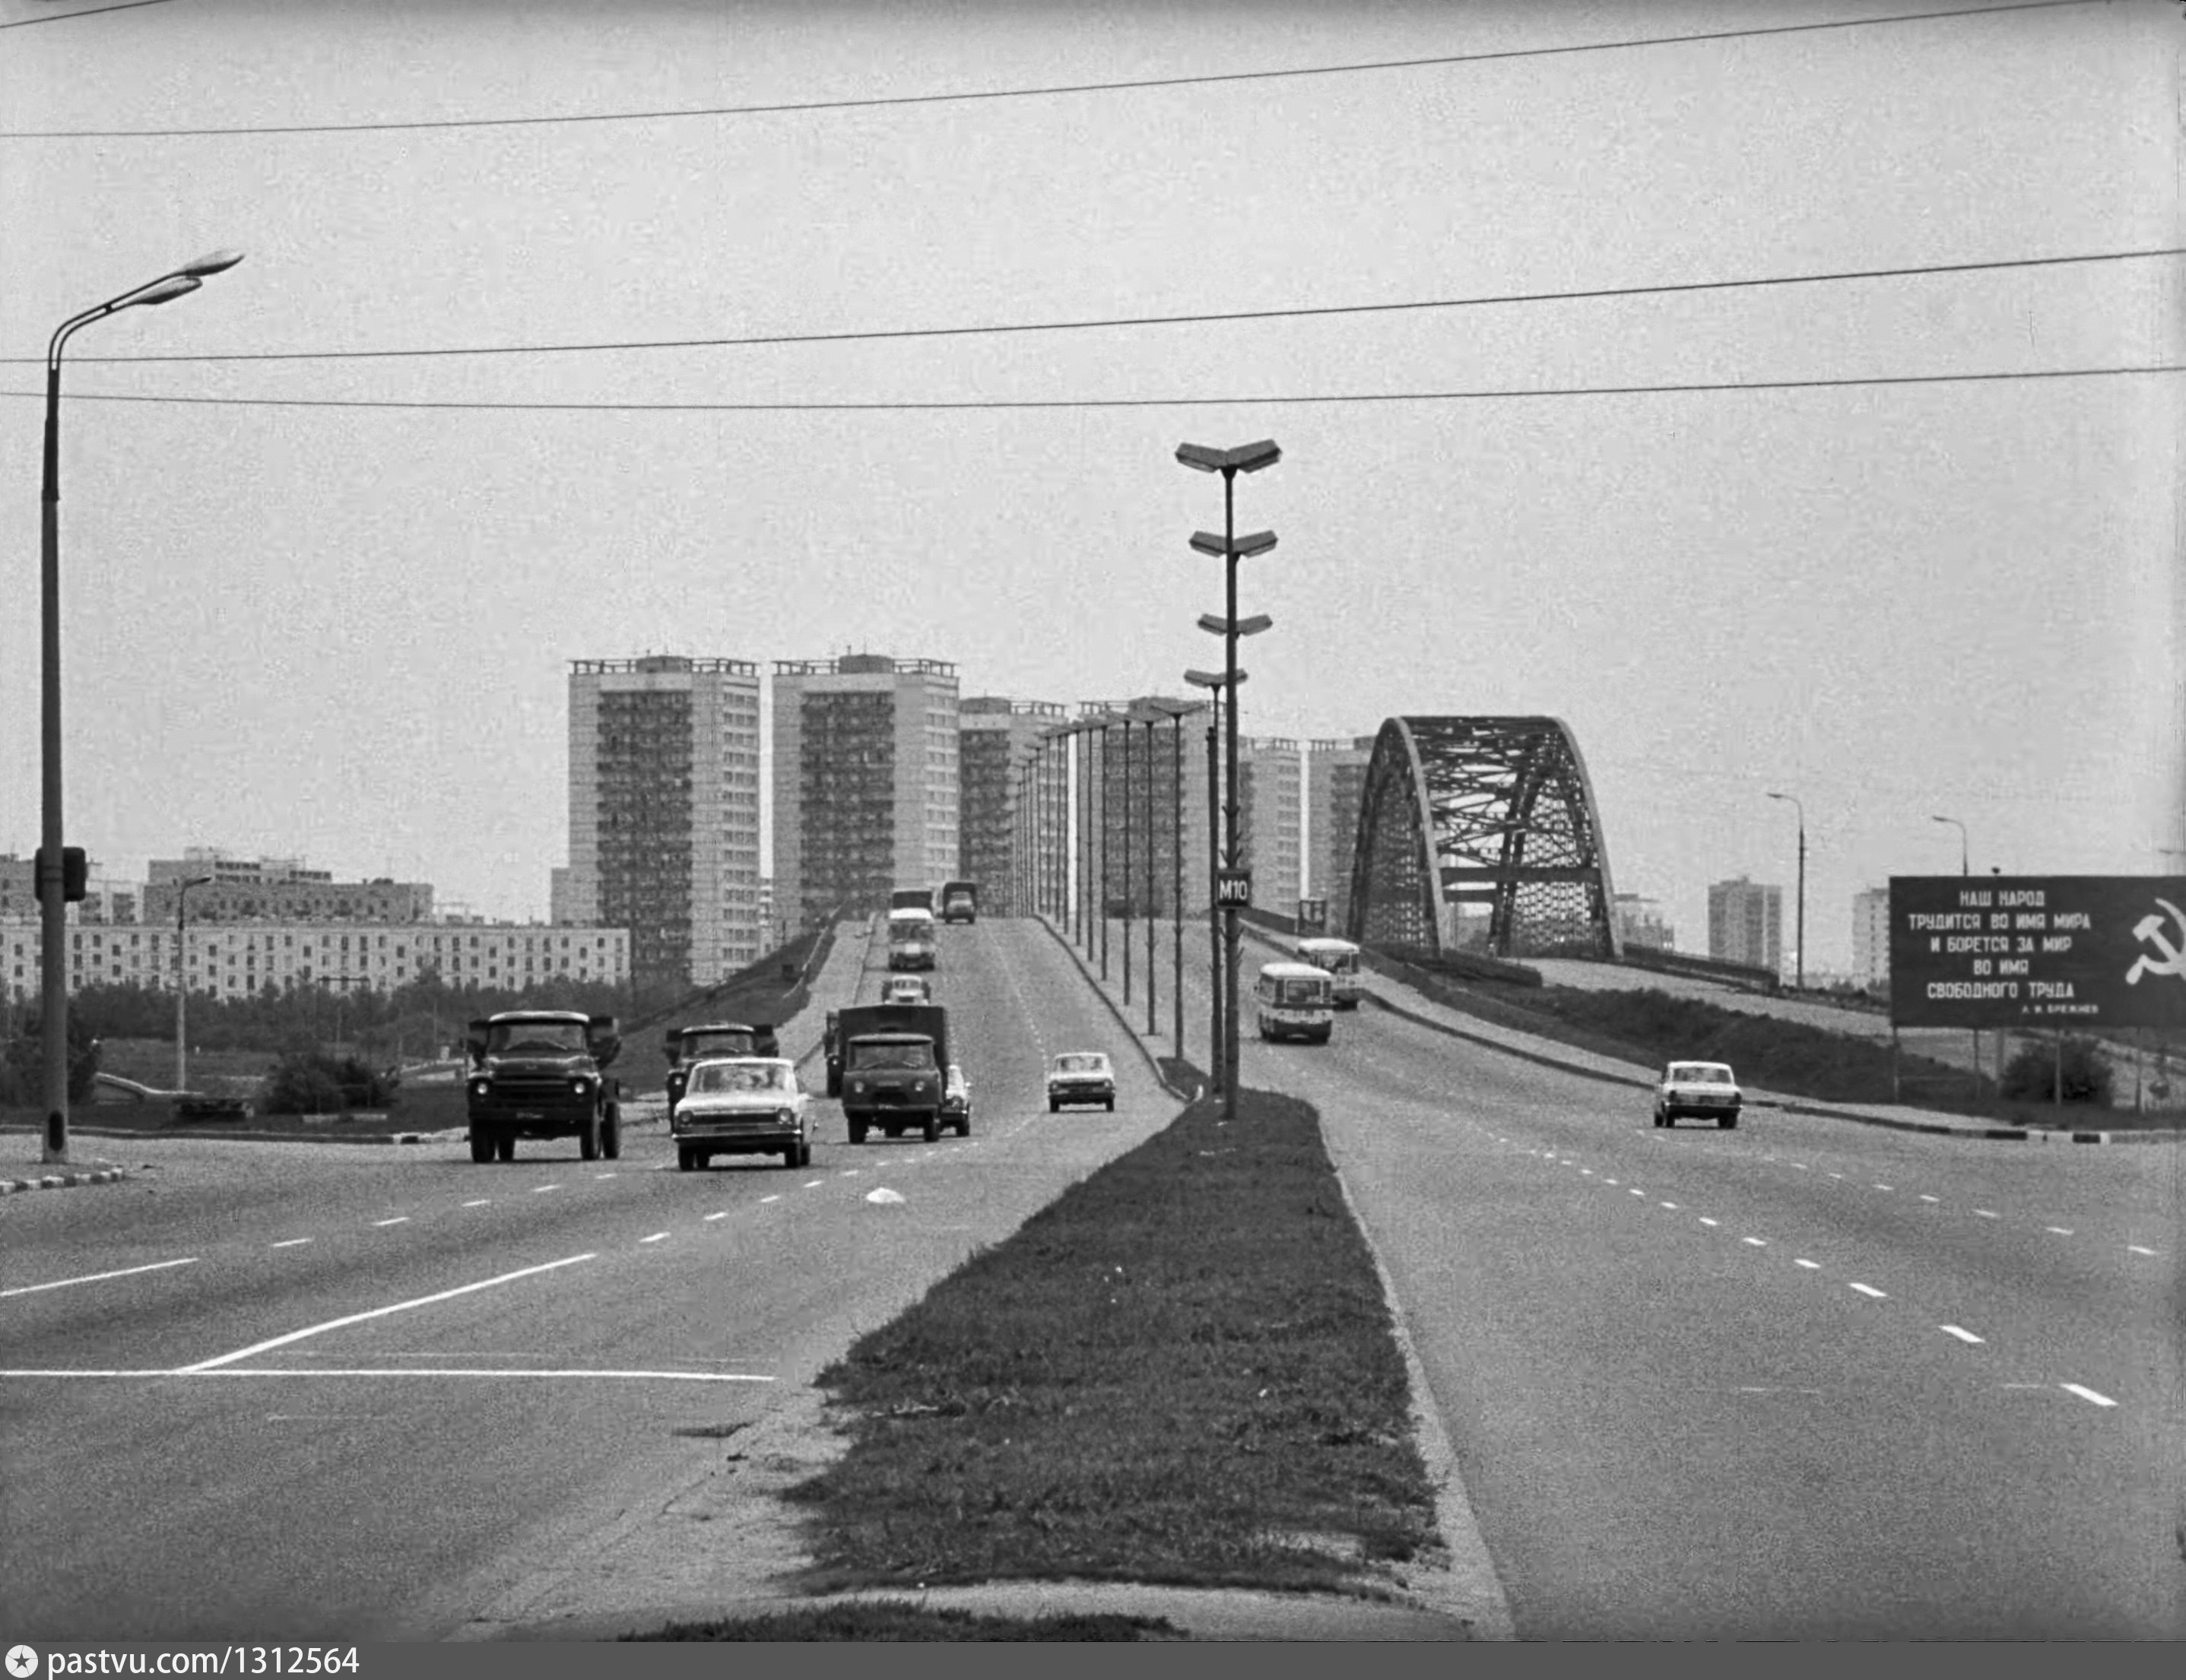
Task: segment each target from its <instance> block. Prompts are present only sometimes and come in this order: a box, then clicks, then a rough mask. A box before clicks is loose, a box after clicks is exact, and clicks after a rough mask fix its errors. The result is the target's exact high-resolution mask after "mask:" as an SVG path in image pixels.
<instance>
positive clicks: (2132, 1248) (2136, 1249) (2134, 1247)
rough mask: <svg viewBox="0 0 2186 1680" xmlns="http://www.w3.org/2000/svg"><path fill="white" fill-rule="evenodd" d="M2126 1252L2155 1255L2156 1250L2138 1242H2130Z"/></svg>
mask: <svg viewBox="0 0 2186 1680" xmlns="http://www.w3.org/2000/svg"><path fill="white" fill-rule="evenodd" d="M2125 1252H2127V1253H2128V1254H2146V1255H2150V1256H2153V1255H2154V1254H2155V1250H2154V1249H2152V1248H2143V1247H2142V1246H2140V1245H2139V1244H2138V1243H2137V1242H2129V1243H2127V1244H2126V1246H2125Z"/></svg>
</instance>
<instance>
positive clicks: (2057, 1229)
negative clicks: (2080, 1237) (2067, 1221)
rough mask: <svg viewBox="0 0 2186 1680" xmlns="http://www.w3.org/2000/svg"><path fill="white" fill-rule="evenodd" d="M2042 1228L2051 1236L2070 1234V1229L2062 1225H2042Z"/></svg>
mask: <svg viewBox="0 0 2186 1680" xmlns="http://www.w3.org/2000/svg"><path fill="white" fill-rule="evenodd" d="M2042 1229H2043V1230H2045V1231H2047V1232H2049V1234H2050V1235H2052V1236H2070V1235H2072V1234H2071V1231H2069V1230H2067V1229H2065V1227H2064V1226H2062V1225H2044V1226H2043V1228H2042Z"/></svg>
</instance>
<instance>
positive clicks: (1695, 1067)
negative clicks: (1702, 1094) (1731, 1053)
mask: <svg viewBox="0 0 2186 1680" xmlns="http://www.w3.org/2000/svg"><path fill="white" fill-rule="evenodd" d="M1670 1078H1671V1080H1672V1081H1673V1083H1675V1084H1680V1085H1729V1084H1735V1083H1736V1081H1735V1080H1734V1079H1732V1078H1731V1077H1730V1069H1729V1068H1728V1067H1724V1066H1723V1064H1722V1063H1720V1062H1715V1061H1680V1062H1677V1063H1675V1064H1673V1066H1672V1067H1671V1069H1670Z"/></svg>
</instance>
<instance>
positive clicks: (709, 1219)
mask: <svg viewBox="0 0 2186 1680" xmlns="http://www.w3.org/2000/svg"><path fill="white" fill-rule="evenodd" d="M767 1200H768V1201H773V1200H774V1198H773V1197H772V1196H769V1197H768V1198H767ZM728 1217H729V1210H728V1209H727V1208H726V1207H724V1208H723V1209H722V1210H721V1211H720V1212H718V1213H709V1214H708V1215H707V1216H706V1223H707V1224H709V1225H710V1224H713V1223H714V1221H715V1220H716V1219H726V1218H728Z"/></svg>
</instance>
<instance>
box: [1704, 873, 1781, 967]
mask: <svg viewBox="0 0 2186 1680" xmlns="http://www.w3.org/2000/svg"><path fill="white" fill-rule="evenodd" d="M1708 955H1710V956H1712V957H1714V958H1716V959H1717V960H1719V961H1723V962H1742V963H1746V964H1749V965H1751V966H1753V967H1755V968H1766V969H1768V970H1770V971H1771V972H1774V973H1778V974H1781V973H1782V972H1783V968H1784V889H1783V888H1781V887H1774V886H1768V885H1765V884H1757V883H1756V882H1752V881H1749V880H1747V879H1746V877H1745V876H1742V875H1741V876H1739V877H1738V879H1736V880H1735V881H1718V882H1715V883H1714V884H1713V885H1712V886H1711V887H1709V888H1708Z"/></svg>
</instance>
